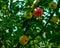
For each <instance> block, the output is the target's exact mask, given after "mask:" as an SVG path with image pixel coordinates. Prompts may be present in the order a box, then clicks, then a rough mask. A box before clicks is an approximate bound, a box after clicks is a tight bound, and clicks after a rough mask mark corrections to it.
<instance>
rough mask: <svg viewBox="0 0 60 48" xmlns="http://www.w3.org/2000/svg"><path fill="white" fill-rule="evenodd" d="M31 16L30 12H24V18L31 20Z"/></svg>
mask: <svg viewBox="0 0 60 48" xmlns="http://www.w3.org/2000/svg"><path fill="white" fill-rule="evenodd" d="M32 16H33V14H32V12H24V18H26V19H31V18H32Z"/></svg>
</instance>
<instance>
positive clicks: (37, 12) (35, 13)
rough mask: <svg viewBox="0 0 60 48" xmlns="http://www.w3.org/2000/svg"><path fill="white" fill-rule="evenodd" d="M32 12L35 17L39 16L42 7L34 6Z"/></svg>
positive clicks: (41, 12)
mask: <svg viewBox="0 0 60 48" xmlns="http://www.w3.org/2000/svg"><path fill="white" fill-rule="evenodd" d="M33 14H34V16H36V17H40V16H41V15H42V14H43V10H42V8H39V7H37V8H35V9H34V10H33Z"/></svg>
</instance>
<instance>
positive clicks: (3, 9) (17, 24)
mask: <svg viewBox="0 0 60 48" xmlns="http://www.w3.org/2000/svg"><path fill="white" fill-rule="evenodd" d="M52 1H53V0H37V2H36V3H35V5H34V7H33V8H29V7H28V6H32V4H33V2H34V0H17V1H14V0H0V48H1V47H2V48H53V47H54V48H60V47H59V46H60V0H56V2H57V8H56V9H55V10H53V9H50V8H49V4H50V3H51V2H52ZM36 7H41V8H42V9H43V12H44V13H43V15H42V16H41V17H40V18H36V17H34V15H33V17H32V18H31V19H26V18H24V12H26V11H28V12H30V11H31V12H32V11H33V9H34V8H36ZM54 15H57V16H58V19H59V21H58V22H57V23H54V22H52V21H50V20H51V18H52V17H53V16H54ZM23 35H26V36H28V38H29V42H28V43H27V44H26V45H24V46H23V45H21V44H20V43H19V37H20V36H23Z"/></svg>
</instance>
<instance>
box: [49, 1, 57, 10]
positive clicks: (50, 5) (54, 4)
mask: <svg viewBox="0 0 60 48" xmlns="http://www.w3.org/2000/svg"><path fill="white" fill-rule="evenodd" d="M49 8H51V9H56V8H57V4H56V2H51V3H50V4H49Z"/></svg>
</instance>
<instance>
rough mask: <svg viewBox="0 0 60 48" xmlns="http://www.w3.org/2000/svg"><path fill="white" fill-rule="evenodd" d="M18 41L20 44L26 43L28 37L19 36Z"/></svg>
mask: <svg viewBox="0 0 60 48" xmlns="http://www.w3.org/2000/svg"><path fill="white" fill-rule="evenodd" d="M19 41H20V44H21V45H25V44H27V43H28V37H27V36H21V37H20V38H19Z"/></svg>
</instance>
